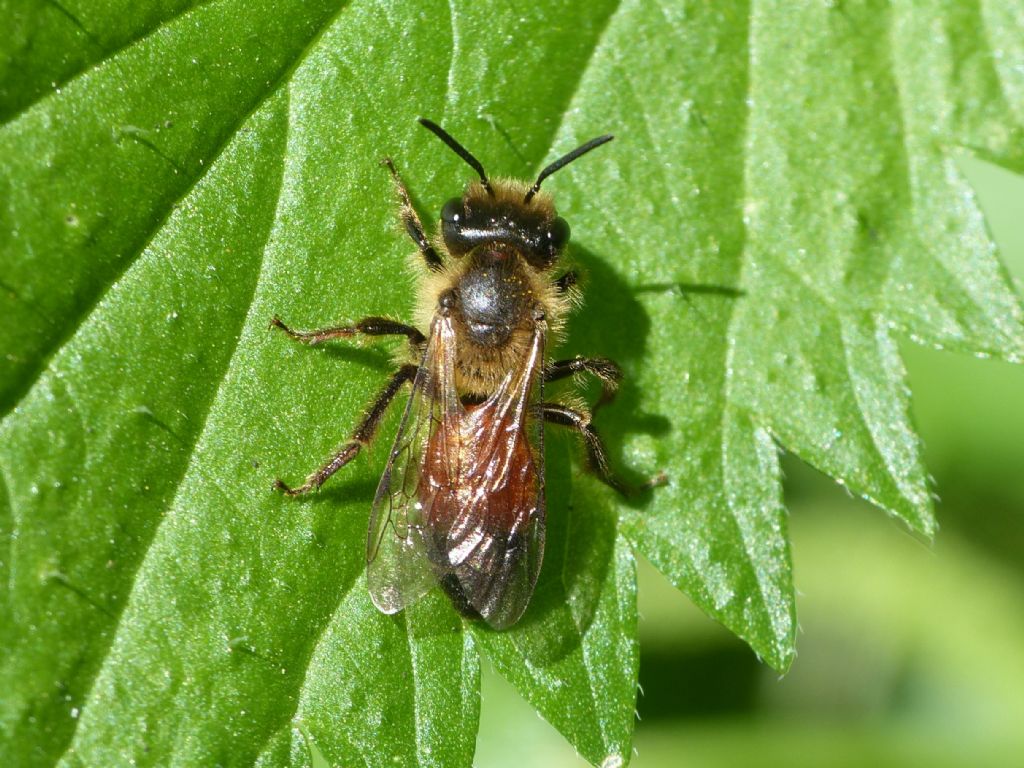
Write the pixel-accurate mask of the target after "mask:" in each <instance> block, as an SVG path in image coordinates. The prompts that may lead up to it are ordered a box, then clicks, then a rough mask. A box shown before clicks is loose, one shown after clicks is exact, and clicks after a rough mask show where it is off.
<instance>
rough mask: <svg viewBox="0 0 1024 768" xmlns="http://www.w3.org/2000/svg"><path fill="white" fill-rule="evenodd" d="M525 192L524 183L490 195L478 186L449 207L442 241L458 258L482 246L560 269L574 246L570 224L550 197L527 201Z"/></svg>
mask: <svg viewBox="0 0 1024 768" xmlns="http://www.w3.org/2000/svg"><path fill="white" fill-rule="evenodd" d="M525 192H526V189H525V185H524V184H523V183H522V182H497V183H496V184H495V185H494V187H492V188H491V193H490V194H488V192H487V191H486V189H485V188H484V187H483V185H482V184H479V183H473V184H470V185H469V187H468V188H467V189H466V194H465V195H463V196H462V197H461V198H458V197H456V198H452V199H451V200H449V201H448V202H447V203H445V204H444V207H443V208H442V209H441V236H442V238H443V239H444V244H445V247H446V248H447V249H448V252H449V253H451V254H452V255H453V256H456V257H458V256H464V255H466V254H467V253H469V252H470V251H472V250H473V249H475V248H476V247H477V246H480V245H491V246H499V247H500V246H507V247H508V248H509V249H513V250H516V251H519V252H520V253H522V254H523V256H524V257H525V258H526V260H527V261H528V262H529V263H530V265H531V266H533V267H536V268H538V269H545V268H547V267H549V266H551V265H552V264H554V262H555V261H556V260H557V259H558V257H559V255H560V254H561V253H562V251H563V250H565V246H566V245H567V244H568V242H569V224H568V223H567V222H566V220H565V219H563V218H562V217H561V216H558V215H556V214H555V209H554V206H553V205H551V201H550V200H549V199H548V198H546V197H545V198H535V199H534V200H533V201H532V204H531V203H526V202H523V199H524V196H525Z"/></svg>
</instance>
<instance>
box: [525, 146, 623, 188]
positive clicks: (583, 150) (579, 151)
mask: <svg viewBox="0 0 1024 768" xmlns="http://www.w3.org/2000/svg"><path fill="white" fill-rule="evenodd" d="M614 138H615V137H614V136H612V135H611V134H605V135H604V136H598V137H597V138H596V139H591V140H590V141H588V142H587V143H586V144H583V145H582V146H579V147H576V149H574V150H573V151H572V152H570V153H569V154H567V155H562V157H560V158H558V159H557V160H555V162H553V163H552V164H551V165H549V166H548V167H547V168H545V169H544V170H543V171H541V172H540V175H539V176H538V177H537V180H536V181H535V182H533V186H532V187H530V191H529V192H527V193H526V198H525V199H524V200H523V202H524V203H528V202H530V200H532V199H533V196H534V195H535V194H537V192H538V191H540V185H541V183H543V181H544V179H546V178H547V177H548V176H550V175H551V174H552V173H554V172H555V171H558V170H561V169H562V168H564V167H565V166H567V165H568V164H569V163H571V162H572V161H573V160H575V159H576V158H578V157H581V156H582V155H585V154H587V152H589V151H590V150H592V149H597V148H598V147H600V146H601V145H602V144H607V143H608V142H609V141H611V140H612V139H614Z"/></svg>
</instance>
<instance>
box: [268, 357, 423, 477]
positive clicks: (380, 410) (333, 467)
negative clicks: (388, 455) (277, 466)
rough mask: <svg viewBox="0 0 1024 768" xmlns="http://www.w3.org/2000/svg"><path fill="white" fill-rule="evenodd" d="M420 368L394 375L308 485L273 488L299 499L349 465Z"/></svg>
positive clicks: (408, 366)
mask: <svg viewBox="0 0 1024 768" xmlns="http://www.w3.org/2000/svg"><path fill="white" fill-rule="evenodd" d="M417 370H418V369H417V367H416V366H415V365H411V364H410V365H403V366H402V367H401V368H399V369H398V370H397V371H395V373H394V375H392V377H391V380H390V381H389V382H388V383H387V386H385V387H384V389H382V390H381V392H380V394H379V395H377V399H376V400H374V401H373V405H371V406H370V409H369V410H368V411H367V412H366V415H365V416H363V420H362V421H361V422H359V425H358V426H357V427H356V428H355V430H354V431H353V432H352V437H350V438H349V440H348V442H346V443H345V444H344V445H343V446H342V447H341V448H340V449H339V450H338V452H337V453H336V454H334V456H332V457H331V459H330V461H328V462H327V463H326V464H324V465H323V466H322V467H320V469H318V470H317V471H316V472H314V473H313V474H311V475H310V476H309V477H307V478H306V482H304V483H303V484H302V485H300V486H297V487H295V488H292V487H290V486H288V485H285V483H284V482H283V481H281V480H275V481H274V488H277V489H278V490H281V491H284V492H285V494H286V495H288V496H299V495H300V494H303V493H308V492H309V491H315V490H316V489H317V488H319V487H320V486H321V485H323V484H324V482H325V481H326V480H327V478H329V477H330V476H331V475H333V474H334V473H335V472H337V471H338V470H339V469H341V468H342V467H344V466H345V465H346V464H348V463H349V462H350V461H352V459H354V458H355V457H356V456H357V455H358V454H359V451H360V450H362V447H363V446H364V445H366V444H367V443H369V442H370V441H371V440H373V436H374V434H375V433H376V432H377V427H379V426H380V422H381V419H382V418H383V417H384V412H385V411H386V410H387V408H388V406H389V405H390V404H391V401H392V400H394V399H395V395H397V394H398V391H399V390H400V389H401V388H402V387H403V386H404V385H405V384H406V383H407V382H410V381H412V380H413V379H414V378H416V371H417Z"/></svg>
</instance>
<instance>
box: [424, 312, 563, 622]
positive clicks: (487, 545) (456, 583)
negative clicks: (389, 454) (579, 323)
mask: <svg viewBox="0 0 1024 768" xmlns="http://www.w3.org/2000/svg"><path fill="white" fill-rule="evenodd" d="M544 339H545V325H544V323H543V322H540V323H538V325H537V327H536V328H535V330H534V332H533V336H532V338H531V340H530V346H529V350H528V353H527V354H526V356H525V357H524V359H523V360H522V361H521V363H520V365H519V366H518V367H517V368H516V369H513V370H511V371H509V372H508V374H507V375H506V376H505V379H504V380H503V381H502V383H501V385H500V386H499V387H498V389H497V390H496V391H495V392H494V393H493V394H492V395H491V396H490V397H489V398H488V399H487V400H486V401H485V402H483V403H480V404H478V405H470V406H466V407H465V408H464V409H463V413H462V415H461V417H460V419H459V423H458V430H457V440H453V439H452V436H451V435H450V434H445V435H444V436H443V437H441V439H440V440H439V446H440V444H441V443H443V444H444V445H445V446H450V445H451V444H452V442H457V444H458V448H457V450H454V451H452V450H443V449H441V448H440V447H439V448H438V449H436V450H430V451H428V453H427V456H426V463H425V464H424V467H423V474H422V477H421V484H420V489H421V490H420V495H421V500H422V502H423V507H424V512H425V514H426V523H427V526H426V538H425V544H426V547H427V557H428V559H429V560H430V561H431V563H432V565H433V567H434V571H435V574H436V575H437V578H438V580H439V581H440V583H441V586H442V588H443V589H444V590H445V591H446V592H447V593H448V595H449V596H450V597H451V598H452V600H453V601H454V602H455V604H456V605H457V606H458V607H460V608H461V609H462V610H463V611H464V612H466V613H470V614H479V615H480V616H482V617H483V618H484V619H485V620H486V621H487V623H488V624H490V625H491V626H493V627H495V628H498V629H501V628H504V627H507V626H510V625H511V624H514V623H515V622H516V621H517V620H518V619H519V617H520V616H521V615H522V613H523V611H524V610H526V606H527V604H528V603H529V601H530V597H531V596H532V594H533V590H534V586H535V585H536V583H537V575H538V574H539V573H540V566H541V559H542V557H543V552H544V465H543V462H544V451H543V443H542V441H543V424H542V423H541V421H540V419H539V417H538V414H536V413H535V409H534V407H533V406H534V404H535V403H537V402H539V401H540V400H541V399H542V395H543V387H542V380H541V377H540V375H539V373H540V371H541V369H542V367H543V366H542V362H543V356H544ZM453 431H454V430H453ZM438 437H439V436H438V435H435V436H434V438H433V439H437V438H438Z"/></svg>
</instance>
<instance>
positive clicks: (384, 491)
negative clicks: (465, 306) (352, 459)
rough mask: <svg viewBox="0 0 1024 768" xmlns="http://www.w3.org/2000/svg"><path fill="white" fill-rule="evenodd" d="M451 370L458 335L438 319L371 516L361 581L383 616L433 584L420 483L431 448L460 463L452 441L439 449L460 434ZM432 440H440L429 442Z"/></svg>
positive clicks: (446, 321) (459, 410)
mask: <svg viewBox="0 0 1024 768" xmlns="http://www.w3.org/2000/svg"><path fill="white" fill-rule="evenodd" d="M454 367H455V334H454V331H453V329H452V326H451V321H450V320H449V319H448V318H446V317H443V316H441V315H438V316H436V317H435V318H434V321H433V323H432V324H431V329H430V338H429V339H428V340H427V347H426V350H425V352H424V354H423V360H422V361H421V363H420V368H419V371H417V373H416V378H415V379H414V380H413V385H412V394H411V395H410V396H409V403H408V405H406V408H405V414H404V416H403V417H402V423H401V425H400V426H399V428H398V434H397V436H396V437H395V443H394V446H393V447H392V448H391V455H390V457H389V458H388V465H387V468H386V469H385V470H384V474H383V475H382V476H381V479H380V485H379V486H378V487H377V495H376V496H375V497H374V500H373V507H372V509H371V511H370V527H369V532H368V534H367V540H366V578H367V583H368V586H369V589H370V597H371V598H372V599H373V603H374V605H376V606H377V607H378V608H379V609H380V610H381V611H383V612H384V613H397V612H398V611H400V610H402V609H403V608H405V607H406V606H407V605H409V604H411V603H413V602H415V601H416V600H418V599H419V598H420V597H422V596H423V595H424V594H425V593H426V592H427V591H428V590H429V589H430V588H431V587H432V586H433V585H434V584H435V583H436V582H437V579H438V577H437V574H436V573H435V570H434V569H433V568H432V567H431V563H430V560H429V558H428V557H427V545H426V539H425V537H424V536H425V528H426V524H427V523H426V515H425V514H424V506H423V502H422V500H421V498H420V495H421V494H420V484H421V474H422V470H423V465H424V459H425V456H426V455H427V451H428V450H436V449H437V448H441V449H442V450H444V451H445V452H446V454H450V455H451V456H452V458H453V459H454V460H455V461H456V462H457V458H456V457H457V453H458V445H457V443H456V444H454V445H444V444H443V440H444V436H445V435H452V434H454V435H456V436H457V433H458V429H457V425H458V424H459V422H460V419H461V416H462V413H463V408H462V405H461V404H460V403H459V399H458V396H457V394H456V392H455V368H454ZM452 425H455V428H454V429H453V428H452ZM432 435H440V436H441V437H440V438H436V437H435V438H434V440H433V442H432V441H431V437H432ZM438 439H440V440H441V441H442V443H438ZM446 461H447V460H446Z"/></svg>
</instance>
